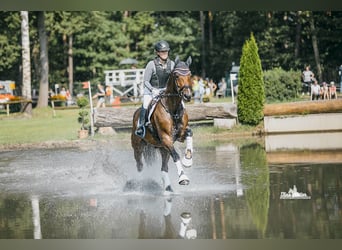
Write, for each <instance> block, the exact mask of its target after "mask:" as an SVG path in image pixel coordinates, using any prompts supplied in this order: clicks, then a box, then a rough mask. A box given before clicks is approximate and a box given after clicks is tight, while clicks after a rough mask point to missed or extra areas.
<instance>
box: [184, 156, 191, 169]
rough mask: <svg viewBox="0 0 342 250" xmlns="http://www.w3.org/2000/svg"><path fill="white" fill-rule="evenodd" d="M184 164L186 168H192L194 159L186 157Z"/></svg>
mask: <svg viewBox="0 0 342 250" xmlns="http://www.w3.org/2000/svg"><path fill="white" fill-rule="evenodd" d="M182 164H183V166H184V167H186V168H189V167H191V166H192V158H190V159H188V158H186V157H185V156H184V157H183V160H182Z"/></svg>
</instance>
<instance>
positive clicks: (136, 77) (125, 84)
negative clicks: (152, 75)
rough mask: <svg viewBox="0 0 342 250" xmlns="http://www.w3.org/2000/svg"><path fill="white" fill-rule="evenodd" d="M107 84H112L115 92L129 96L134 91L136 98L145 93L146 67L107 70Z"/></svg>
mask: <svg viewBox="0 0 342 250" xmlns="http://www.w3.org/2000/svg"><path fill="white" fill-rule="evenodd" d="M104 73H105V84H106V85H109V86H112V89H113V92H115V93H117V94H118V95H120V96H127V94H128V93H130V92H132V91H133V96H134V98H135V99H137V98H139V97H141V96H142V94H143V90H144V87H143V78H144V69H123V70H105V71H104Z"/></svg>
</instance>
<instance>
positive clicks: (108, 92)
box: [105, 85, 114, 104]
mask: <svg viewBox="0 0 342 250" xmlns="http://www.w3.org/2000/svg"><path fill="white" fill-rule="evenodd" d="M105 99H106V104H112V103H113V100H114V99H113V90H112V87H111V86H110V85H107V86H106V97H105Z"/></svg>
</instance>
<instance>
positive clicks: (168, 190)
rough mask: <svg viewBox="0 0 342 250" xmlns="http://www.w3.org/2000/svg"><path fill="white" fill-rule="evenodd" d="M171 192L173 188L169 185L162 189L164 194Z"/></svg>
mask: <svg viewBox="0 0 342 250" xmlns="http://www.w3.org/2000/svg"><path fill="white" fill-rule="evenodd" d="M172 193H173V189H172V187H171V186H170V185H168V186H167V187H166V188H165V190H164V195H171V194H172Z"/></svg>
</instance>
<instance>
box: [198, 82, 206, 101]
mask: <svg viewBox="0 0 342 250" xmlns="http://www.w3.org/2000/svg"><path fill="white" fill-rule="evenodd" d="M198 86H199V99H200V103H202V102H203V96H204V94H205V85H204V81H203V78H202V77H200V78H199V80H198Z"/></svg>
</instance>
